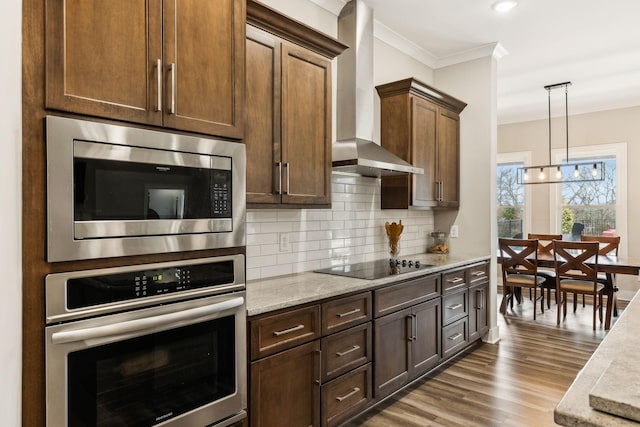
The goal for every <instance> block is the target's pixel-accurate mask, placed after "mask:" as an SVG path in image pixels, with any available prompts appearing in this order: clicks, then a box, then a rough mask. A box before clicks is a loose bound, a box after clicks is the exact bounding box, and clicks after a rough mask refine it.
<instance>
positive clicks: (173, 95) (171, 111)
mask: <svg viewBox="0 0 640 427" xmlns="http://www.w3.org/2000/svg"><path fill="white" fill-rule="evenodd" d="M169 72H170V73H171V103H170V104H169V114H175V113H176V64H169Z"/></svg>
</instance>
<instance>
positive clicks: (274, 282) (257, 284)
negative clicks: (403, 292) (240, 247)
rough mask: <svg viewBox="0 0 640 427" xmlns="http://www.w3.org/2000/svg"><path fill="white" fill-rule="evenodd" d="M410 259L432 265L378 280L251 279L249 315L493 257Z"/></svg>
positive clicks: (426, 256) (327, 276)
mask: <svg viewBox="0 0 640 427" xmlns="http://www.w3.org/2000/svg"><path fill="white" fill-rule="evenodd" d="M409 258H411V259H414V260H418V261H420V262H421V263H422V264H425V265H426V264H432V265H433V267H430V268H425V269H422V270H417V271H415V272H410V273H403V274H402V275H398V276H389V277H385V278H383V279H377V280H365V279H354V278H350V277H343V276H334V275H330V274H324V273H313V272H305V273H298V274H290V275H286V276H278V277H270V278H268V279H261V280H253V281H249V282H248V283H247V315H248V316H255V315H258V314H263V313H267V312H270V311H275V310H280V309H283V308H288V307H293V306H295V305H299V304H305V303H310V302H314V301H319V300H322V299H325V298H331V297H335V296H339V295H343V294H347V293H351V292H357V291H363V290H367V289H373V288H375V287H378V286H380V285H384V284H387V283H392V282H396V281H398V280H406V279H410V278H412V277H419V276H425V275H429V274H432V273H436V272H438V271H442V270H448V269H452V268H456V267H460V266H463V265H468V264H472V263H475V262H480V261H485V260H488V259H489V258H490V256H489V255H480V254H466V255H460V254H457V255H451V254H447V255H437V254H417V255H411V256H410V257H409Z"/></svg>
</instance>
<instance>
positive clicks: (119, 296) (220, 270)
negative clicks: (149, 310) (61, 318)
mask: <svg viewBox="0 0 640 427" xmlns="http://www.w3.org/2000/svg"><path fill="white" fill-rule="evenodd" d="M229 283H234V265H233V261H231V260H229V261H219V262H211V263H206V264H194V265H182V266H179V267H164V268H154V269H141V270H137V271H130V272H126V273H114V274H105V275H100V276H91V277H77V278H70V279H68V280H67V285H66V294H67V295H66V297H67V308H69V309H77V308H84V307H91V306H95V305H100V304H107V303H113V302H118V301H128V300H133V299H137V298H146V297H149V296H155V295H162V294H168V293H174V292H181V291H186V290H190V289H199V288H207V287H212V286H219V285H224V284H229Z"/></svg>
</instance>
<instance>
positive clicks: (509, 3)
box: [491, 0, 518, 13]
mask: <svg viewBox="0 0 640 427" xmlns="http://www.w3.org/2000/svg"><path fill="white" fill-rule="evenodd" d="M517 5H518V2H517V1H516V0H500V1H497V2H495V3H494V4H493V6H491V7H492V8H493V10H495V11H496V12H499V13H506V12H508V11H510V10H511V9H513V8H514V7H516V6H517Z"/></svg>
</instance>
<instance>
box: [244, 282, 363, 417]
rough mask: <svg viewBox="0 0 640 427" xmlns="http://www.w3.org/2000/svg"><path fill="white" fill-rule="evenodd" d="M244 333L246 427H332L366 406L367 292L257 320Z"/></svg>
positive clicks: (268, 315) (251, 321)
mask: <svg viewBox="0 0 640 427" xmlns="http://www.w3.org/2000/svg"><path fill="white" fill-rule="evenodd" d="M321 317H322V320H320V318H321ZM249 329H250V333H251V341H250V349H249V354H250V358H251V363H250V365H251V366H250V378H249V388H250V390H251V391H250V401H249V420H250V424H251V426H273V425H283V426H284V425H286V426H320V425H322V426H334V425H338V424H339V423H340V422H343V421H345V420H346V419H347V418H348V417H349V416H352V415H355V414H356V413H358V412H360V411H362V410H364V409H365V408H366V407H367V406H368V405H369V403H370V402H371V401H372V399H373V397H372V382H371V360H372V353H373V349H372V346H371V341H372V337H371V335H372V333H371V293H370V292H364V293H359V294H355V295H350V296H345V297H342V298H338V299H332V300H329V301H326V302H323V303H322V304H316V305H311V306H306V307H300V308H297V307H293V308H291V309H289V310H284V311H281V312H279V313H274V314H267V315H263V316H256V317H255V318H251V319H250V320H249ZM320 335H322V338H321V339H320Z"/></svg>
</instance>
